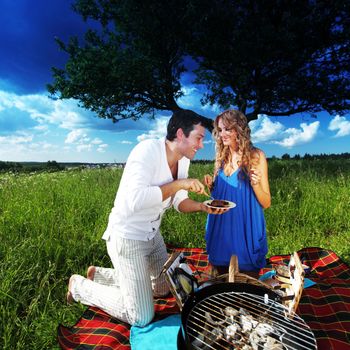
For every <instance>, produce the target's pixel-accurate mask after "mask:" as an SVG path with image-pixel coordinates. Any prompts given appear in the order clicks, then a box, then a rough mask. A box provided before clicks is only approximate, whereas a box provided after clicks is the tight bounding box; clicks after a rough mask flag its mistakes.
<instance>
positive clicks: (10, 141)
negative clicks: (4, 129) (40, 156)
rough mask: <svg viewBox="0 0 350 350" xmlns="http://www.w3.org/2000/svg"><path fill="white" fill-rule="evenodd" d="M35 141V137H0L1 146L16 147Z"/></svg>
mask: <svg viewBox="0 0 350 350" xmlns="http://www.w3.org/2000/svg"><path fill="white" fill-rule="evenodd" d="M32 141H33V135H10V136H0V144H2V145H6V144H7V145H16V144H23V143H28V142H32Z"/></svg>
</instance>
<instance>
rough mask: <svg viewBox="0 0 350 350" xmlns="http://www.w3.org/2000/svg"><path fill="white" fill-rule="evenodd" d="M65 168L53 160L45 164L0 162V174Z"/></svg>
mask: <svg viewBox="0 0 350 350" xmlns="http://www.w3.org/2000/svg"><path fill="white" fill-rule="evenodd" d="M64 169H65V166H63V165H61V164H59V163H57V162H56V161H55V160H49V161H48V162H46V163H30V162H29V163H25V162H3V161H0V171H1V172H7V171H12V172H37V171H60V170H64Z"/></svg>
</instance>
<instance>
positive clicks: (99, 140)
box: [91, 137, 103, 145]
mask: <svg viewBox="0 0 350 350" xmlns="http://www.w3.org/2000/svg"><path fill="white" fill-rule="evenodd" d="M91 143H92V144H93V145H100V144H101V143H103V141H102V140H101V139H99V138H98V137H95V138H94V139H93V140H92V141H91Z"/></svg>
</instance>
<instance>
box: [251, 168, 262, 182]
mask: <svg viewBox="0 0 350 350" xmlns="http://www.w3.org/2000/svg"><path fill="white" fill-rule="evenodd" d="M249 179H250V184H251V185H252V186H256V185H259V183H260V182H261V171H260V170H259V169H256V168H252V169H251V170H250V172H249Z"/></svg>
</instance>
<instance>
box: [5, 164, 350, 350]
mask: <svg viewBox="0 0 350 350" xmlns="http://www.w3.org/2000/svg"><path fill="white" fill-rule="evenodd" d="M211 171H212V164H193V165H192V166H191V169H190V176H193V177H198V178H202V176H203V175H204V174H205V173H210V172H211ZM269 174H270V186H271V193H272V206H271V208H269V209H267V210H266V211H265V217H266V222H267V230H268V239H269V255H273V254H287V253H291V252H293V251H295V250H298V249H300V248H302V247H305V246H320V247H323V248H326V249H331V250H334V251H335V252H336V253H337V254H338V255H340V256H341V257H342V258H343V260H345V261H346V262H347V263H349V262H350V246H349V244H348V242H349V239H350V186H349V183H350V181H349V180H350V161H349V160H322V161H319V160H288V161H281V160H273V161H270V163H269ZM120 176H121V170H120V169H94V170H79V171H69V172H57V173H40V174H31V175H28V174H27V175H15V174H1V175H0V240H1V245H0V259H1V260H0V261H1V269H0V348H1V349H9V350H12V349H38V350H39V349H40V350H41V349H58V348H59V347H58V345H57V341H56V336H57V326H58V324H59V323H63V324H66V325H70V324H74V323H75V322H76V320H77V319H78V317H79V316H80V314H81V312H82V311H83V310H84V309H85V307H84V306H82V305H79V304H74V305H72V306H67V305H65V302H64V300H65V293H66V286H67V282H68V279H69V277H70V275H71V274H73V273H80V274H85V271H86V268H87V267H88V266H89V265H91V264H95V265H103V266H110V262H109V258H108V256H107V253H106V248H105V244H104V242H103V241H102V240H101V236H102V234H103V232H104V230H105V228H106V225H107V220H108V215H109V212H110V210H111V208H112V205H113V201H114V197H115V193H116V191H117V188H118V184H119V181H120ZM192 197H193V198H194V199H198V200H201V201H202V200H204V199H205V198H204V197H203V196H196V195H192ZM205 221H206V215H205V214H204V213H196V214H187V215H185V214H179V213H177V212H176V211H175V210H169V211H168V212H167V213H166V215H165V217H164V220H163V224H162V232H163V235H164V237H165V241H166V242H168V243H171V244H174V245H180V246H187V247H204V246H205V241H204V226H205Z"/></svg>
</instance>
